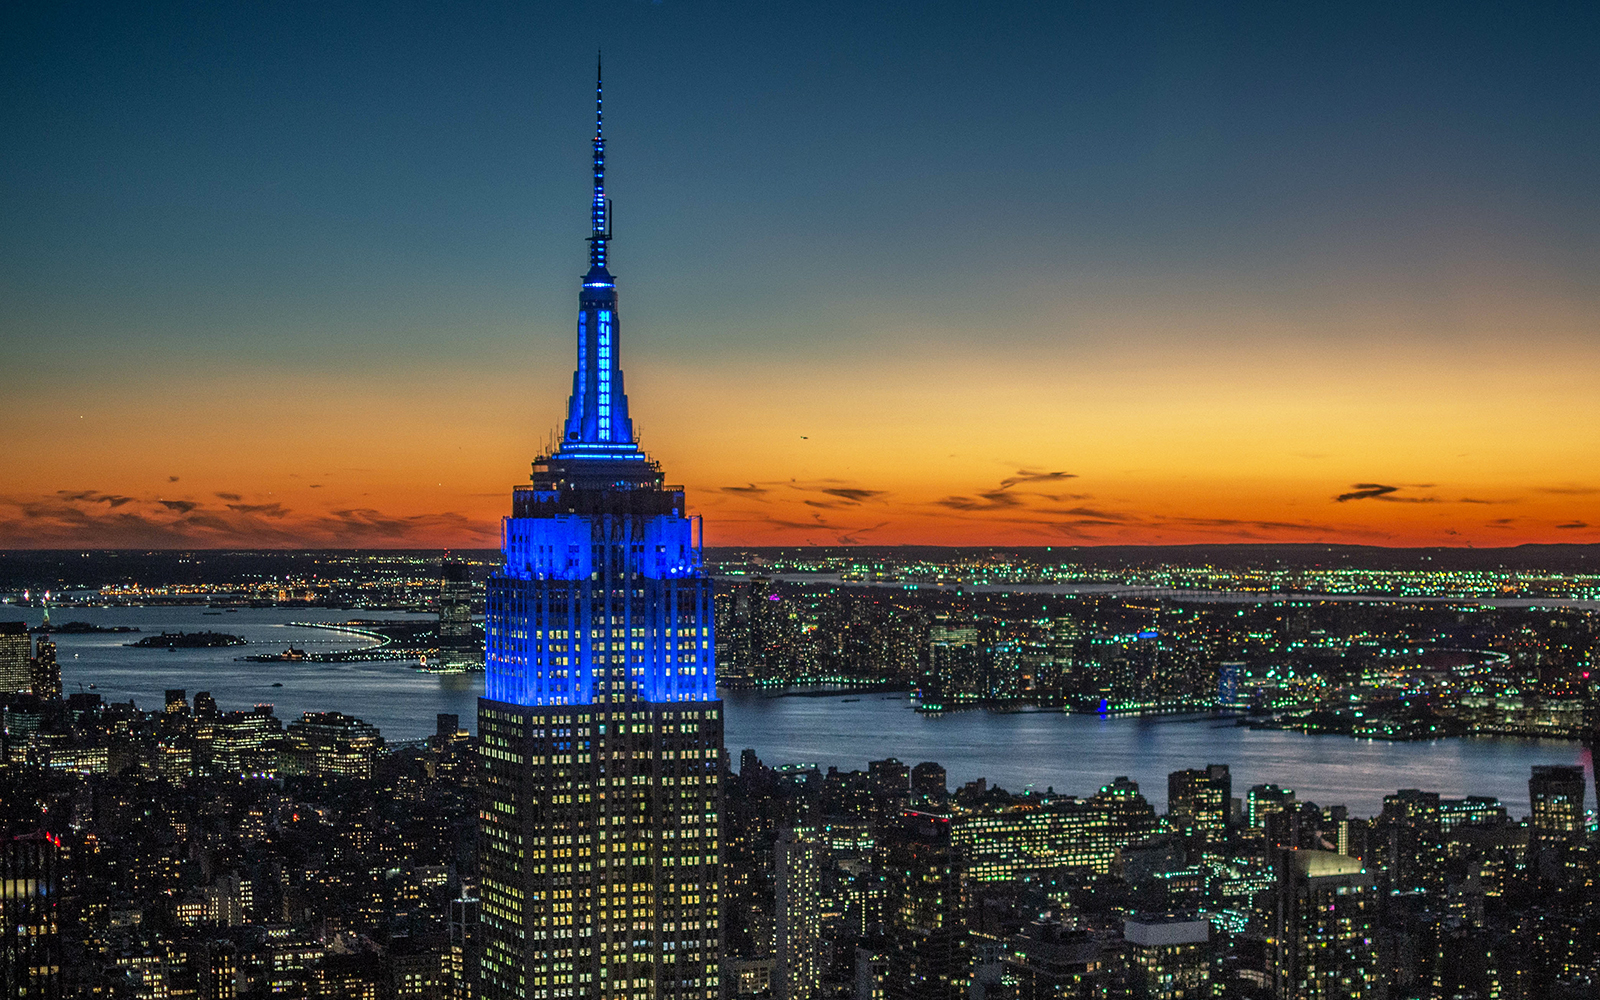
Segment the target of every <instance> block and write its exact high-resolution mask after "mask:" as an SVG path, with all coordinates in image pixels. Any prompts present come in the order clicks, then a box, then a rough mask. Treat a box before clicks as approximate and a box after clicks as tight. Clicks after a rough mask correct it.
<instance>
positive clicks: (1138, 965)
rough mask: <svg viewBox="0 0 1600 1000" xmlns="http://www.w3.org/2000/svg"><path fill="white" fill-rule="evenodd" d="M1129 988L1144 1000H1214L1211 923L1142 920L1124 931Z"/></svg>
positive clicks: (1168, 917)
mask: <svg viewBox="0 0 1600 1000" xmlns="http://www.w3.org/2000/svg"><path fill="white" fill-rule="evenodd" d="M1122 939H1123V941H1124V942H1126V945H1127V962H1128V979H1129V984H1128V985H1129V986H1131V987H1132V992H1133V995H1134V996H1135V997H1138V998H1140V1000H1197V998H1199V997H1209V996H1211V922H1210V921H1209V920H1206V919H1205V918H1203V917H1201V918H1196V917H1194V916H1192V915H1189V916H1183V915H1176V914H1170V913H1168V914H1140V915H1138V916H1132V917H1129V918H1128V919H1127V920H1126V921H1124V922H1123V925H1122Z"/></svg>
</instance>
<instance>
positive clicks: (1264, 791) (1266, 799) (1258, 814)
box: [1245, 784, 1294, 833]
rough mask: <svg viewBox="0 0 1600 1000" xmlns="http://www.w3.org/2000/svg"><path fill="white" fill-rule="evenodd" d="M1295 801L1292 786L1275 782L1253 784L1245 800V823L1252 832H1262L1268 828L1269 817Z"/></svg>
mask: <svg viewBox="0 0 1600 1000" xmlns="http://www.w3.org/2000/svg"><path fill="white" fill-rule="evenodd" d="M1293 801H1294V789H1292V788H1280V787H1278V786H1277V785H1273V784H1266V785H1252V786H1251V788H1250V793H1249V795H1248V796H1247V797H1246V800H1245V823H1246V824H1247V825H1248V826H1249V827H1250V830H1251V832H1252V833H1261V832H1263V831H1264V830H1266V828H1267V817H1268V816H1270V815H1271V814H1273V813H1275V812H1281V811H1282V810H1283V807H1284V806H1286V805H1288V804H1289V803H1291V802H1293Z"/></svg>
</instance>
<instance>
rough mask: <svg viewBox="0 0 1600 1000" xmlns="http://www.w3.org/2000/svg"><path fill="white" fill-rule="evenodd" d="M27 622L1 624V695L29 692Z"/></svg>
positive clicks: (29, 643) (31, 682)
mask: <svg viewBox="0 0 1600 1000" xmlns="http://www.w3.org/2000/svg"><path fill="white" fill-rule="evenodd" d="M31 645H32V643H31V642H30V641H29V640H28V623H27V622H0V694H14V693H17V692H20V691H27V690H29V688H30V686H31V685H32V684H33V678H32V677H30V676H28V653H29V652H30V650H29V648H28V647H29V646H31Z"/></svg>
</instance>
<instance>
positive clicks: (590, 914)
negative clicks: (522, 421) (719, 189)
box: [478, 80, 722, 1000]
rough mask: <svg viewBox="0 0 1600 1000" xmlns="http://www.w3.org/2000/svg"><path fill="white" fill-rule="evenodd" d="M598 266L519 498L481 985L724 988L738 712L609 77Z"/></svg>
mask: <svg viewBox="0 0 1600 1000" xmlns="http://www.w3.org/2000/svg"><path fill="white" fill-rule="evenodd" d="M593 162H594V192H593V201H592V203H591V209H590V221H591V231H590V235H589V271H588V273H587V274H585V275H584V277H583V285H582V288H581V290H580V292H579V297H578V306H579V310H578V336H577V340H578V362H577V368H576V371H575V372H574V374H573V378H572V396H571V399H570V401H569V404H568V410H567V419H566V421H565V424H564V425H563V427H562V430H561V433H560V437H559V441H558V442H557V443H556V445H555V447H554V448H553V449H552V450H551V452H550V453H549V454H546V455H542V456H540V457H539V458H538V459H536V460H535V462H534V463H533V475H532V477H531V479H532V482H531V484H530V485H528V486H522V487H517V488H516V489H515V490H514V491H513V493H512V501H511V516H510V517H508V518H506V519H505V523H504V530H503V536H502V550H503V553H504V559H505V561H504V565H503V567H502V568H501V569H500V571H499V572H497V573H496V574H494V575H493V576H492V577H491V578H490V580H489V582H488V586H487V592H486V599H485V663H486V671H487V676H486V678H485V697H483V698H482V699H481V700H480V701H479V709H478V734H479V740H480V747H479V751H480V755H481V763H482V765H483V766H482V769H481V771H480V774H479V789H480V796H481V800H480V812H479V815H480V820H479V866H480V876H481V878H480V894H481V899H482V925H481V929H480V930H481V936H480V940H481V942H482V959H481V965H480V970H479V990H480V994H481V995H482V996H483V997H485V998H489V1000H498V998H526V1000H550V998H565V997H573V998H577V997H598V998H605V1000H624V998H626V1000H644V998H647V997H648V998H651V1000H668V998H690V997H694V998H699V1000H709V998H713V997H717V996H719V995H720V992H721V989H720V970H719V962H720V953H721V941H722V934H721V916H720V912H721V907H720V874H719V872H720V868H719V858H720V854H721V852H720V847H719V840H718V836H719V827H720V815H721V787H720V784H719V781H720V777H721V769H722V704H721V702H719V701H718V700H717V697H716V672H715V667H714V663H713V653H712V650H713V642H714V640H713V636H712V631H713V626H712V620H713V616H712V587H711V581H710V579H709V578H708V577H707V575H706V573H705V571H704V568H703V563H702V555H701V542H700V534H699V530H698V528H699V525H698V520H697V519H694V518H690V517H688V516H687V515H686V513H685V509H684V494H683V490H682V489H681V488H679V487H675V486H668V485H665V477H664V476H663V474H662V472H661V467H660V466H659V465H658V464H657V463H656V462H655V461H653V460H651V459H650V458H649V457H648V456H647V455H646V454H645V453H644V452H643V451H642V450H641V449H640V447H639V444H638V442H637V441H636V440H635V437H634V433H633V422H632V420H631V419H630V417H629V414H628V397H627V395H626V393H625V392H624V389H623V378H622V367H621V360H620V351H619V345H620V340H619V333H620V329H621V328H620V324H619V321H618V313H617V290H616V281H615V279H614V278H613V277H612V275H611V272H610V271H609V270H608V268H607V251H608V245H609V243H610V240H611V227H610V222H609V218H610V203H609V202H608V201H607V199H606V196H605V139H604V133H603V131H602V118H601V92H600V86H599V81H598V80H597V81H596V88H595V134H594V143H593Z"/></svg>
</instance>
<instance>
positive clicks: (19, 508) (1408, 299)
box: [0, 0, 1600, 548]
mask: <svg viewBox="0 0 1600 1000" xmlns="http://www.w3.org/2000/svg"><path fill="white" fill-rule="evenodd" d="M601 45H603V46H604V47H605V63H606V96H607V101H606V118H607V129H606V131H607V137H608V142H609V154H610V155H609V161H608V167H609V173H608V182H609V186H610V188H611V192H612V195H613V197H614V198H615V205H616V213H615V216H616V221H615V225H616V242H615V243H614V244H613V247H612V262H613V271H614V272H615V273H616V274H617V276H618V288H619V294H620V296H621V318H622V357H623V363H624V366H625V369H626V372H627V379H628V381H627V385H628V389H629V393H630V396H631V399H632V409H633V414H634V418H635V423H636V426H637V428H638V430H639V432H640V434H641V438H642V441H643V444H644V445H645V447H646V448H647V449H648V450H649V451H650V452H651V453H652V455H654V456H655V457H656V458H658V459H659V460H660V461H661V462H662V463H663V465H664V467H665V469H666V471H667V476H668V481H669V482H673V483H681V484H683V485H684V486H685V487H686V488H687V489H688V491H689V501H690V505H691V507H692V508H693V509H694V510H695V511H697V512H699V513H701V514H704V515H705V519H706V540H707V542H708V544H713V545H732V544H741V545H742V544H751V545H761V544H764V545H775V544H837V543H841V542H846V543H848V542H862V543H875V544H889V543H920V544H1019V545H1044V544H1073V543H1076V544H1082V543H1094V542H1103V543H1117V544H1128V543H1179V542H1226V541H1260V540H1271V541H1329V542H1351V543H1363V544H1381V545H1433V544H1445V545H1467V544H1472V545H1477V546H1488V545H1508V544H1517V543H1521V542H1562V541H1570V542H1600V188H1597V184H1600V70H1597V68H1596V60H1595V56H1594V53H1595V52H1596V51H1597V50H1600V13H1597V9H1596V8H1595V7H1594V6H1593V5H1587V4H1584V5H1580V4H1572V5H1564V4H1555V3H1544V4H1537V5H1530V4H1509V3H1508V4H1473V3H1450V4H1437V5H1432V4H1402V5H1395V4H1372V5H1358V4H1329V5H1306V4H1282V3H1276V2H1274V3H1262V4H1239V3H1234V4H1175V5H1164V4H1138V5H1132V4H1106V3H1058V4H1015V5H1011V4H1004V3H984V4H954V3H928V4H818V3H801V2H755V3H735V2H727V3H715V4H713V3H689V2H678V0H663V2H659V3H648V2H618V3H607V4H549V5H545V4H537V5H536V4H505V5H495V4H467V5H457V4H443V3H428V4H420V3H419V4H401V5H394V6H392V7H391V6H386V5H369V4H348V5H340V4H330V5H287V4H285V5H233V4H229V5H210V4H199V3H196V4H188V5H178V4H172V5H168V4H159V3H157V4H147V5H144V4H141V5H133V4H126V5H104V6H100V5H91V4H11V5H6V6H5V8H4V10H3V11H0V88H3V89H0V126H3V129H4V135H5V140H4V144H3V147H0V148H3V154H0V337H3V347H4V353H3V355H0V470H3V472H0V548H60V547H187V546H207V547H244V546H252V547H253V546H275V547H300V546H307V547H324V546H337V547H366V546H456V547H480V546H487V545H493V544H496V543H497V541H498V536H499V519H500V517H501V516H502V515H503V514H505V513H507V512H508V506H509V504H508V495H509V490H510V487H511V486H512V485H513V484H516V483H520V482H525V481H526V479H527V474H528V463H529V461H530V460H531V459H532V458H533V457H534V456H535V455H536V454H537V453H539V452H540V451H541V449H542V448H543V447H544V445H545V444H546V442H547V440H548V438H549V435H550V433H551V431H552V429H553V428H555V427H556V426H557V424H558V422H559V420H560V419H561V416H562V414H563V410H564V407H565V399H566V394H567V392H568V391H569V390H570V387H571V371H572V364H573V330H574V323H575V316H576V309H577V292H578V275H579V274H580V273H581V272H582V270H583V268H584V266H585V247H584V243H583V238H584V236H585V235H586V232H587V226H588V214H587V213H588V205H587V195H588V183H589V177H588V162H587V157H588V139H589V134H590V130H591V128H592V119H591V117H590V116H591V114H592V103H591V101H592V93H593V92H592V86H593V83H592V74H593V68H594V55H595V50H596V48H597V47H599V46H601Z"/></svg>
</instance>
